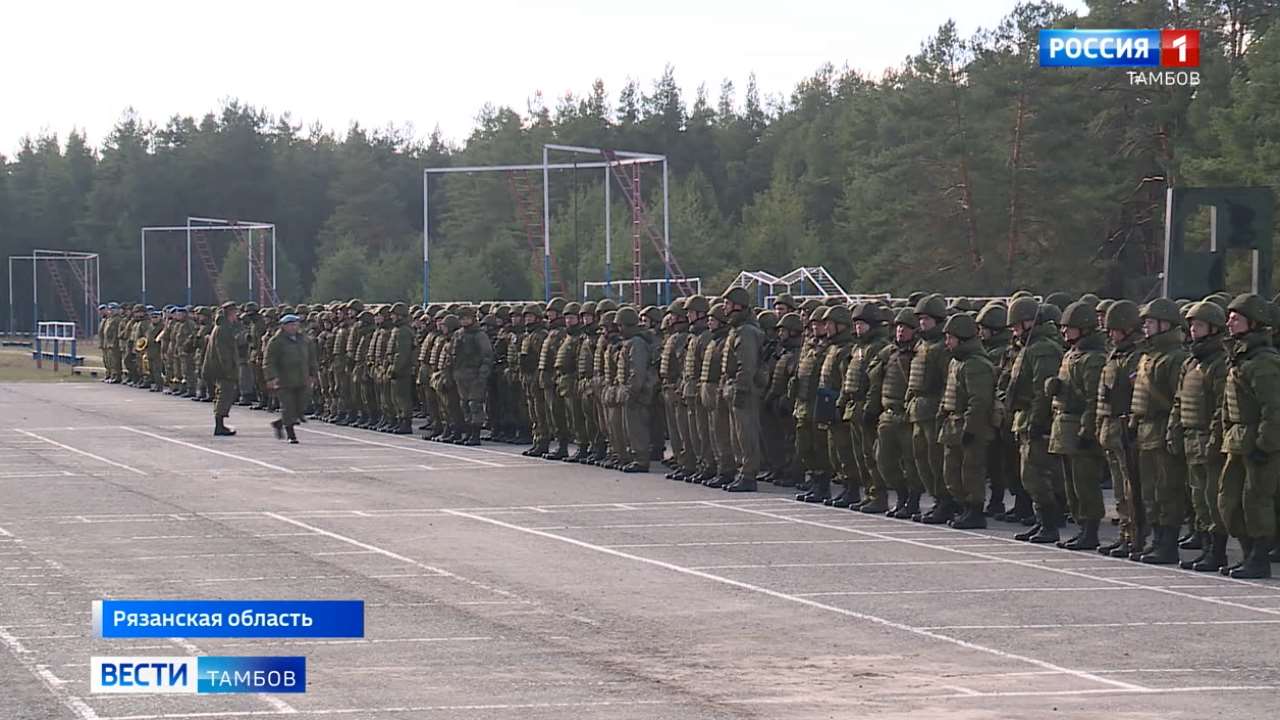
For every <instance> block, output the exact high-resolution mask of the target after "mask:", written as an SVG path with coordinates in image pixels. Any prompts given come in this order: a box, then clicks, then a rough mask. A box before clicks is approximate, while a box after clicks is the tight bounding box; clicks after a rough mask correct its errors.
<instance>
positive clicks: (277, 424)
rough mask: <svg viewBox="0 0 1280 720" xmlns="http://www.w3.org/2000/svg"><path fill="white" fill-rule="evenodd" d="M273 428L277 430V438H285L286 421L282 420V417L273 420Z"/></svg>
mask: <svg viewBox="0 0 1280 720" xmlns="http://www.w3.org/2000/svg"><path fill="white" fill-rule="evenodd" d="M271 429H272V430H274V431H275V433H276V439H277V440H283V439H284V423H283V422H281V421H280V418H276V419H275V420H272V421H271Z"/></svg>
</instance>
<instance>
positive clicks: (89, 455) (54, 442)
mask: <svg viewBox="0 0 1280 720" xmlns="http://www.w3.org/2000/svg"><path fill="white" fill-rule="evenodd" d="M14 432H19V433H22V434H23V435H26V436H28V437H33V438H35V439H37V440H42V441H44V442H46V443H48V444H50V445H53V446H56V447H60V448H62V449H63V450H66V451H67V452H70V453H75V454H76V455H83V456H84V457H87V458H92V459H94V460H97V461H98V462H101V463H106V464H107V465H111V466H113V467H118V468H120V469H121V470H128V471H129V472H131V473H135V474H137V475H146V473H145V472H143V471H141V470H139V469H138V468H136V467H131V466H129V465H125V464H124V463H118V462H116V461H115V460H108V459H106V458H104V457H102V456H101V455H94V454H93V453H91V452H88V451H85V450H81V449H79V448H73V447H71V446H70V445H64V444H63V443H60V442H58V441H57V440H50V439H49V438H47V437H45V436H43V435H37V434H35V433H33V432H28V431H26V430H18V429H15V430H14Z"/></svg>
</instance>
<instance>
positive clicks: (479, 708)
mask: <svg viewBox="0 0 1280 720" xmlns="http://www.w3.org/2000/svg"><path fill="white" fill-rule="evenodd" d="M672 704H674V703H673V702H672V701H668V700H595V701H592V700H587V701H583V702H541V703H491V704H484V705H479V704H477V705H398V706H394V707H358V708H316V709H302V710H297V711H295V712H294V713H290V714H297V715H322V716H324V715H330V716H332V715H355V716H357V717H360V716H374V715H380V714H405V713H416V714H418V716H419V717H425V716H426V715H427V714H428V713H444V712H492V711H495V710H574V709H590V708H609V707H648V706H660V705H672ZM277 714H281V713H274V712H263V711H260V710H227V711H221V712H185V713H161V714H158V715H115V716H112V717H108V718H102V719H101V720H185V719H186V718H230V717H255V716H263V715H277ZM94 717H97V716H96V715H95V716H94ZM562 717H586V716H585V715H579V714H576V713H572V714H566V715H562Z"/></svg>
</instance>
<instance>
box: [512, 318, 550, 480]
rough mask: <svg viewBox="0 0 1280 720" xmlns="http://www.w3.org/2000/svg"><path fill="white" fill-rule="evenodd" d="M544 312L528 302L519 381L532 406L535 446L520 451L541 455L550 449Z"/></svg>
mask: <svg viewBox="0 0 1280 720" xmlns="http://www.w3.org/2000/svg"><path fill="white" fill-rule="evenodd" d="M545 314H546V311H545V309H544V308H543V306H542V305H539V304H538V303H529V304H528V305H525V307H524V337H523V338H521V339H520V380H521V382H522V383H523V389H524V396H525V404H526V405H527V406H528V408H529V423H530V425H531V426H532V429H533V447H531V448H529V449H528V450H525V451H524V452H522V453H520V454H521V455H527V456H529V457H542V456H543V455H546V454H547V452H549V451H550V450H551V428H550V427H549V426H548V419H547V398H546V395H544V394H543V392H542V385H541V383H540V382H539V362H540V360H541V358H542V344H543V342H544V341H545V340H546V339H547V330H546V328H545V327H544V326H543V322H542V319H543V316H544V315H545Z"/></svg>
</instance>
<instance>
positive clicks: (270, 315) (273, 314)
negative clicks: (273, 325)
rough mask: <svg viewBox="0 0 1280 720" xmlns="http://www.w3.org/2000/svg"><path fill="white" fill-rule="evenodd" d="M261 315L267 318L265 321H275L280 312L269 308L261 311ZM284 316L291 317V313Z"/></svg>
mask: <svg viewBox="0 0 1280 720" xmlns="http://www.w3.org/2000/svg"><path fill="white" fill-rule="evenodd" d="M262 314H263V316H264V317H266V318H267V320H275V319H276V318H278V317H280V311H279V310H277V309H275V308H273V307H269V308H267V309H266V310H263V311H262ZM285 314H286V315H292V314H293V313H285Z"/></svg>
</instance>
